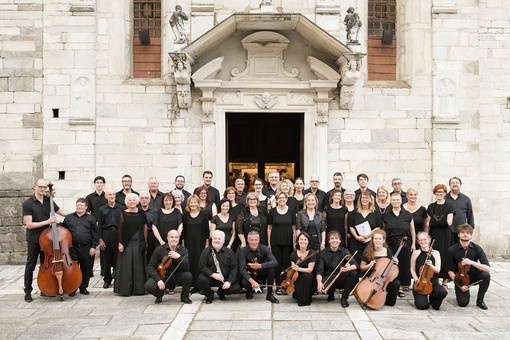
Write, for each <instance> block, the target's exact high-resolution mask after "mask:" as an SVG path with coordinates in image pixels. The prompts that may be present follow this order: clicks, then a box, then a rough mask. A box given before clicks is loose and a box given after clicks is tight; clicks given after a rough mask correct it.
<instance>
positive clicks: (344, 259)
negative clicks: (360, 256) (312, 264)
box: [322, 250, 358, 294]
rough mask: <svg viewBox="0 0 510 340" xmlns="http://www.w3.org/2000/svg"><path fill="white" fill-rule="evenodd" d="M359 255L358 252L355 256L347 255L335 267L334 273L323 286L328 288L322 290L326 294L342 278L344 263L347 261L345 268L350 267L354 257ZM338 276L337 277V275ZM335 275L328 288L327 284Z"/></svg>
mask: <svg viewBox="0 0 510 340" xmlns="http://www.w3.org/2000/svg"><path fill="white" fill-rule="evenodd" d="M357 253H358V251H357V250H356V251H355V252H354V254H352V255H345V256H344V258H343V259H342V260H341V261H340V262H338V265H337V266H336V267H335V269H333V271H332V272H331V274H329V276H328V278H327V279H326V280H325V281H324V284H323V287H324V286H325V287H326V288H322V291H323V292H324V294H326V293H327V292H328V290H329V288H331V286H332V285H333V283H335V281H336V280H337V279H338V277H339V276H340V274H342V267H343V266H342V262H344V261H346V260H347V259H348V260H347V261H346V262H345V264H344V266H348V265H349V262H351V260H352V259H353V258H354V256H355V255H356V254H357ZM337 270H338V273H335V272H336V271H337ZM335 274H336V275H335ZM333 275H335V277H334V278H333V279H332V280H331V282H330V283H329V284H328V285H327V286H326V283H327V282H328V280H329V279H330V278H331V277H332V276H333Z"/></svg>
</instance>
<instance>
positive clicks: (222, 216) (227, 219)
mask: <svg viewBox="0 0 510 340" xmlns="http://www.w3.org/2000/svg"><path fill="white" fill-rule="evenodd" d="M230 210H231V209H230V201H229V200H228V199H226V198H222V199H221V200H220V212H219V213H218V214H217V215H216V216H213V218H212V220H211V235H212V233H213V231H215V230H216V229H218V230H221V231H223V232H224V233H225V244H224V245H225V246H226V247H227V248H229V249H232V244H233V243H234V240H235V224H236V223H235V216H234V215H232V214H230V213H229V211H230Z"/></svg>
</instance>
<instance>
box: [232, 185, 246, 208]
mask: <svg viewBox="0 0 510 340" xmlns="http://www.w3.org/2000/svg"><path fill="white" fill-rule="evenodd" d="M244 187H245V183H244V179H242V178H238V179H236V181H235V183H234V189H235V191H236V194H237V197H238V200H237V203H238V204H240V205H241V206H242V207H244V206H245V205H246V192H244Z"/></svg>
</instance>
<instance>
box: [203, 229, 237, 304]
mask: <svg viewBox="0 0 510 340" xmlns="http://www.w3.org/2000/svg"><path fill="white" fill-rule="evenodd" d="M211 236H212V246H210V247H207V248H205V249H204V250H203V251H202V254H201V255H200V260H199V263H198V267H199V269H200V275H199V276H198V280H197V283H198V287H199V288H200V291H201V292H202V294H204V295H205V297H206V300H205V303H207V304H210V303H212V302H213V301H214V292H213V291H212V289H211V287H219V288H218V295H219V297H220V300H222V301H224V300H226V299H227V298H226V297H225V295H230V294H235V293H239V291H240V290H241V286H240V285H239V283H238V282H236V279H237V273H238V267H237V261H236V257H235V255H234V252H233V251H232V250H231V249H229V248H227V247H226V246H224V245H223V243H224V242H225V233H224V232H223V231H221V230H215V231H213V232H212V235H211Z"/></svg>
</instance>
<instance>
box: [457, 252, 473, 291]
mask: <svg viewBox="0 0 510 340" xmlns="http://www.w3.org/2000/svg"><path fill="white" fill-rule="evenodd" d="M468 249H469V248H467V249H466V252H465V253H464V257H463V258H462V259H465V258H466V257H467V253H468ZM470 269H471V265H470V264H466V265H464V266H463V265H462V261H460V262H459V271H458V272H457V274H455V277H454V278H453V281H454V282H455V283H456V284H457V285H460V286H469V283H470V281H469V275H468V273H469V270H470Z"/></svg>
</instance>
